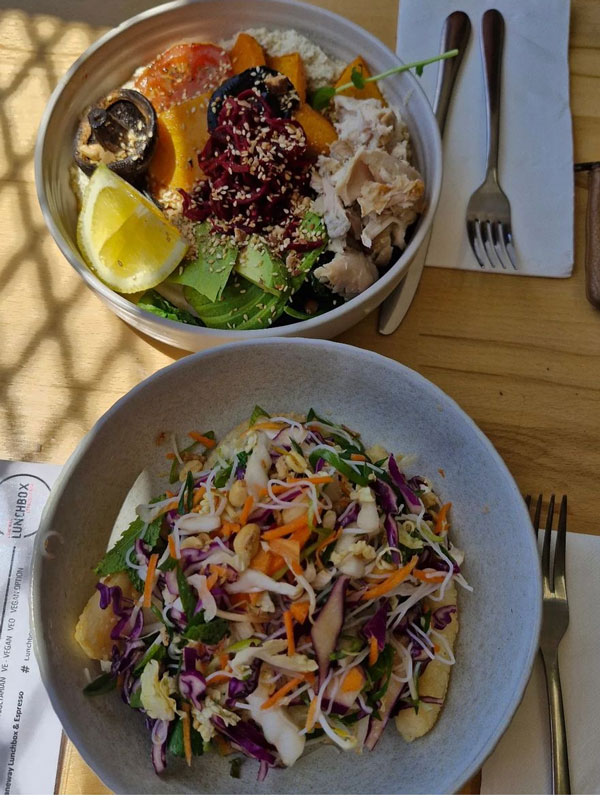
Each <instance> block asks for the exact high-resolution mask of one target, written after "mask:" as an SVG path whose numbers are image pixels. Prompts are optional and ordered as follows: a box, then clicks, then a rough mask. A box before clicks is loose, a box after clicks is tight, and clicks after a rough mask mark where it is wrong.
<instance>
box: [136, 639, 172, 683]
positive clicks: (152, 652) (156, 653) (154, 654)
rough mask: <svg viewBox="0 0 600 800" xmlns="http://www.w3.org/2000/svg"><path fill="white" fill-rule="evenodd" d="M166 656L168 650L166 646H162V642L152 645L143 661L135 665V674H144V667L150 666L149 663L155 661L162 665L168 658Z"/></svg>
mask: <svg viewBox="0 0 600 800" xmlns="http://www.w3.org/2000/svg"><path fill="white" fill-rule="evenodd" d="M166 655H167V648H166V647H165V646H164V644H161V643H160V642H155V643H154V644H152V645H150V647H149V648H148V649H147V650H146V652H145V653H144V657H143V658H142V660H141V661H140V662H139V663H138V664H136V665H135V668H134V670H133V674H134V675H141V674H142V672H143V671H144V667H145V666H146V664H148V662H150V661H152V660H153V659H154V660H155V661H158V662H159V663H160V662H161V661H162V660H163V658H166Z"/></svg>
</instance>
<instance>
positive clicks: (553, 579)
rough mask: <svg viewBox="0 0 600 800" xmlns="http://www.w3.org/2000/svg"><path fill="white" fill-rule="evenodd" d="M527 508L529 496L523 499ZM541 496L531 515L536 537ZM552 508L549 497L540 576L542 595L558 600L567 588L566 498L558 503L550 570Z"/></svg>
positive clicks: (564, 496) (552, 498)
mask: <svg viewBox="0 0 600 800" xmlns="http://www.w3.org/2000/svg"><path fill="white" fill-rule="evenodd" d="M525 502H526V504H527V508H528V509H529V507H530V505H531V495H527V497H526V498H525ZM542 503H543V496H542V495H541V494H540V495H538V499H537V502H536V505H535V511H534V513H533V529H534V532H535V535H536V538H537V536H538V532H539V530H540V519H541V514H542ZM554 506H555V497H554V495H552V496H551V497H550V502H549V504H548V513H547V516H546V526H545V528H544V540H543V544H542V575H543V581H544V594H545V595H546V594H547V593H552V594H554V595H556V596H557V597H560V598H565V599H566V596H567V587H566V583H565V552H566V541H567V496H566V495H563V496H562V500H561V502H560V511H559V514H558V526H557V528H556V546H555V548H554V564H553V565H552V569H551V568H550V567H551V565H550V548H551V537H552V523H553V520H554Z"/></svg>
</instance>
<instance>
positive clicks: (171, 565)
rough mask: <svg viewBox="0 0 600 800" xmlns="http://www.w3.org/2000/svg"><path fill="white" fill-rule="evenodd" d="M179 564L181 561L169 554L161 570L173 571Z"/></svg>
mask: <svg viewBox="0 0 600 800" xmlns="http://www.w3.org/2000/svg"><path fill="white" fill-rule="evenodd" d="M177 564H179V561H178V560H177V559H176V558H173V556H167V559H166V560H165V561H163V563H162V564H161V565H160V567H159V569H160V571H161V572H171V570H172V569H175V567H176V566H177Z"/></svg>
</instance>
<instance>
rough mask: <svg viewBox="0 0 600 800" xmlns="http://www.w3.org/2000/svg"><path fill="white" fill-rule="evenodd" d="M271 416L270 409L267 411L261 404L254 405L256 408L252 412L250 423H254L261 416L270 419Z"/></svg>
mask: <svg viewBox="0 0 600 800" xmlns="http://www.w3.org/2000/svg"><path fill="white" fill-rule="evenodd" d="M270 416H271V415H270V414H269V413H268V411H265V410H264V408H261V407H260V406H254V410H253V412H252V414H250V425H254V424H255V423H256V422H258V420H259V419H260V418H261V417H266V418H267V419H269V417H270Z"/></svg>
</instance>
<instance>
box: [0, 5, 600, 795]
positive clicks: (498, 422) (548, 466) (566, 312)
mask: <svg viewBox="0 0 600 800" xmlns="http://www.w3.org/2000/svg"><path fill="white" fill-rule="evenodd" d="M441 1H442V0H440V2H441ZM313 2H315V4H318V5H321V6H325V7H327V8H329V9H331V10H334V11H338V12H340V13H343V14H345V15H346V16H347V17H349V18H351V19H352V20H354V21H355V22H357V23H359V24H361V25H363V26H364V27H365V28H367V29H368V30H370V31H372V32H373V33H374V34H376V35H377V36H379V37H380V38H381V39H382V40H383V41H384V42H385V43H386V44H387V45H389V46H390V47H392V48H393V46H394V42H395V29H396V19H397V0H368V2H364V0H313ZM151 5H154V3H152V2H149V1H148V0H135V1H133V2H132V0H128V1H127V2H118V0H103V2H101V3H92V2H91V0H88V2H81V0H20V2H19V1H18V0H15V2H14V3H12V4H11V2H10V0H8V2H7V0H0V98H1V100H2V103H1V106H0V125H1V130H2V135H1V137H0V458H3V459H13V460H23V461H50V462H55V463H59V464H60V463H63V462H64V461H65V459H66V458H67V457H68V456H69V454H70V453H71V451H72V450H73V448H74V446H75V444H76V443H77V442H78V440H79V439H80V438H81V437H82V436H83V434H85V433H86V432H87V431H88V430H89V429H90V427H91V426H92V424H93V423H94V422H95V421H96V420H97V418H98V417H99V416H100V415H101V414H102V413H103V412H104V411H106V410H107V409H108V408H109V407H110V406H111V405H112V404H113V403H114V402H115V401H116V400H118V399H119V398H120V397H121V396H122V395H123V394H125V392H127V391H128V390H129V389H130V388H131V387H133V386H134V385H135V384H137V383H138V382H139V381H140V380H142V379H143V378H145V377H147V376H148V375H150V374H151V373H153V372H155V371H156V370H157V369H159V368H160V367H163V366H165V365H166V364H169V363H171V362H172V361H173V360H174V359H177V358H180V357H181V356H182V355H184V353H183V352H181V351H178V350H176V349H173V348H171V347H167V346H165V345H161V344H157V343H156V342H154V341H152V340H150V339H148V338H147V337H145V336H142V335H140V334H138V333H137V332H136V331H134V330H132V329H131V328H129V327H128V326H127V325H125V323H123V322H121V321H120V320H119V319H118V318H117V317H116V316H114V315H113V314H112V313H111V312H110V311H108V309H107V308H105V307H104V305H103V304H102V303H101V302H100V300H99V299H98V298H96V296H95V295H93V294H92V293H91V292H90V291H89V290H88V289H87V288H86V287H85V286H84V284H83V282H82V281H81V280H80V279H79V277H78V276H77V275H76V273H75V272H74V270H72V269H71V268H70V267H69V265H68V264H67V262H66V260H65V259H64V258H63V256H62V255H61V253H60V252H59V250H58V248H57V247H56V245H55V244H54V242H53V240H52V238H51V237H50V235H49V233H48V232H47V231H46V228H45V225H44V221H43V219H42V214H41V212H40V209H39V207H38V203H37V199H36V193H35V187H34V175H33V149H34V143H35V136H36V132H37V127H38V124H39V119H40V116H41V113H42V110H43V108H44V104H45V103H46V100H47V98H48V96H49V94H50V92H51V90H52V89H53V87H54V86H55V84H56V83H57V81H58V79H59V78H60V76H61V75H62V74H63V73H64V72H65V70H66V69H67V68H68V67H69V66H70V64H71V63H72V62H73V61H74V60H75V58H77V57H78V56H79V55H80V53H81V52H82V51H83V50H84V49H85V48H86V47H87V46H88V45H89V44H90V43H91V42H93V41H94V40H95V39H96V38H97V36H98V35H99V34H100V33H101V32H102V31H103V30H104V29H105V27H106V26H110V25H114V24H116V23H118V22H119V21H121V19H123V18H125V17H128V16H130V15H132V14H134V13H137V12H138V11H140V10H142V9H143V8H145V7H148V6H151ZM570 44H571V47H570V69H571V108H572V113H573V123H574V140H575V159H576V161H589V160H596V159H599V158H600V2H598V0H573V3H572V12H571V38H570ZM523 79H524V80H526V79H527V76H523ZM92 94H93V92H92ZM585 185H586V181H585V179H583V178H578V181H577V187H576V203H575V271H574V274H573V277H572V278H570V279H568V280H552V279H544V278H523V277H513V278H508V277H500V276H496V275H491V274H479V273H475V272H463V271H455V270H444V269H434V268H427V269H426V270H425V272H424V275H423V279H422V282H421V285H420V287H419V290H418V292H417V295H416V298H415V301H414V303H413V305H412V307H411V309H410V311H409V313H408V315H407V316H406V318H405V320H404V322H403V323H402V325H401V326H400V328H399V329H398V330H397V331H396V333H395V334H394V335H392V336H389V337H383V336H380V335H379V334H378V333H377V327H376V323H377V315H376V314H372V315H371V316H369V317H368V318H366V319H365V320H364V322H362V323H361V324H360V325H357V326H356V327H355V328H353V329H352V330H350V331H348V332H347V333H345V334H344V335H343V336H340V337H339V338H340V341H344V342H347V343H350V344H354V345H358V346H360V347H363V348H367V349H370V350H374V351H377V352H379V353H382V354H384V355H386V356H389V357H391V358H394V359H397V360H398V361H402V362H403V363H405V364H407V365H408V366H410V367H412V368H413V369H416V370H418V371H419V372H421V373H422V374H423V375H425V376H426V377H427V378H429V379H430V380H432V381H434V382H435V383H436V384H438V385H439V386H440V387H441V388H442V389H443V390H444V391H446V392H447V393H448V394H449V395H450V396H451V397H453V398H454V399H455V400H456V401H458V403H459V404H460V405H461V406H462V407H463V408H464V409H465V411H466V412H467V413H468V414H470V415H471V416H472V417H473V418H474V420H475V421H476V422H477V424H478V425H479V426H480V427H481V428H482V429H483V431H485V433H486V434H487V435H488V436H489V438H490V439H491V440H492V442H493V443H494V445H495V446H496V448H497V449H498V451H499V452H500V454H501V456H502V457H503V458H504V460H505V461H506V463H507V465H508V467H509V469H510V470H511V471H512V473H513V475H514V476H515V478H516V480H517V482H518V484H519V487H520V488H521V490H522V491H523V493H528V492H529V493H532V494H537V493H538V492H544V493H546V494H548V493H551V492H556V493H563V492H566V493H567V494H568V496H569V527H570V529H571V530H576V531H581V532H585V533H599V532H600V526H599V525H598V499H599V495H598V486H600V457H599V453H600V414H599V413H598V409H599V402H600V313H599V312H597V311H595V310H594V309H592V307H591V306H590V305H588V303H587V302H586V299H585V294H584V282H583V259H584V244H585V204H586V199H587V192H586V189H585ZM477 787H478V783H477V779H476V778H475V779H474V780H473V781H471V782H470V783H469V784H468V785H467V787H465V791H477ZM58 790H59V791H60V792H62V793H67V794H74V793H76V794H79V793H82V794H98V793H107V792H108V790H107V789H106V788H105V787H104V786H103V785H102V784H101V783H100V781H99V780H98V779H97V778H96V777H95V776H94V775H93V773H91V771H90V770H89V769H88V768H87V766H86V765H85V764H84V763H83V761H82V760H81V758H80V757H79V755H78V754H77V752H76V751H75V750H74V748H73V747H72V746H71V745H70V744H69V743H67V745H66V747H65V749H64V759H63V765H62V770H61V775H60V779H59V782H58Z"/></svg>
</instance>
